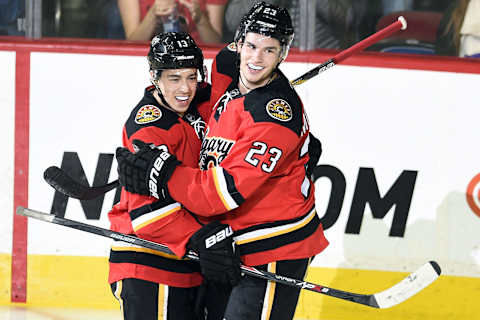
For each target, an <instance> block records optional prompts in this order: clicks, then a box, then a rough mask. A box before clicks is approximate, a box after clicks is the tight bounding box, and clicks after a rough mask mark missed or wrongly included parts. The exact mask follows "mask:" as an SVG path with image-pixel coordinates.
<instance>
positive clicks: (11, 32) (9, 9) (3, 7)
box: [0, 0, 25, 36]
mask: <svg viewBox="0 0 480 320" xmlns="http://www.w3.org/2000/svg"><path fill="white" fill-rule="evenodd" d="M21 18H25V0H22V1H19V0H0V35H7V36H24V35H25V30H23V28H22V26H21V24H19V19H21Z"/></svg>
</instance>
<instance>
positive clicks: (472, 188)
mask: <svg viewBox="0 0 480 320" xmlns="http://www.w3.org/2000/svg"><path fill="white" fill-rule="evenodd" d="M466 196H467V202H468V205H469V206H470V209H472V211H473V212H474V213H475V214H476V215H477V216H479V217H480V173H479V174H477V175H476V176H475V177H473V179H472V181H470V183H469V184H468V187H467V194H466Z"/></svg>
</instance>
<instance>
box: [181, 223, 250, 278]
mask: <svg viewBox="0 0 480 320" xmlns="http://www.w3.org/2000/svg"><path fill="white" fill-rule="evenodd" d="M187 248H188V249H192V250H193V251H195V252H196V253H197V254H198V257H199V258H200V261H199V262H200V268H201V270H202V274H203V276H204V277H205V279H206V280H207V281H214V282H219V283H224V284H230V285H232V286H235V285H237V284H238V282H239V281H240V278H241V270H240V255H239V253H238V252H237V250H236V247H235V241H234V240H233V231H232V228H231V227H230V226H229V225H227V224H222V223H220V222H218V221H214V222H211V223H209V224H207V225H204V226H203V227H202V228H201V229H200V230H198V231H197V232H196V233H194V234H193V236H192V237H191V238H190V240H189V241H188V244H187Z"/></svg>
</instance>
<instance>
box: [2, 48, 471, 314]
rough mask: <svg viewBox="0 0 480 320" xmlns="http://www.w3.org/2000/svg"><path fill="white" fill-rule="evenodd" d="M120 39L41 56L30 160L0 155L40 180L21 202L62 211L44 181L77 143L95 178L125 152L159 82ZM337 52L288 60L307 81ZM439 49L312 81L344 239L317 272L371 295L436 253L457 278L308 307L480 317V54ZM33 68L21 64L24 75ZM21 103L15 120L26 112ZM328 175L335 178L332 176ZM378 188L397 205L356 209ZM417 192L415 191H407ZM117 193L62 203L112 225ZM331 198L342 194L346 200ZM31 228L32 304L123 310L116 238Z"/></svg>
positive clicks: (324, 181) (321, 299)
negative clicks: (125, 139) (394, 296)
mask: <svg viewBox="0 0 480 320" xmlns="http://www.w3.org/2000/svg"><path fill="white" fill-rule="evenodd" d="M114 47H115V46H113V45H110V46H109V47H108V48H103V47H102V48H97V47H94V48H91V47H88V48H84V47H82V46H81V45H80V46H78V47H75V48H70V47H68V48H67V47H62V48H61V49H55V48H54V49H51V48H43V47H41V46H40V47H35V48H34V49H33V50H32V52H31V53H30V58H29V59H30V60H29V62H30V65H29V66H28V70H26V72H27V73H28V76H29V84H30V85H29V90H28V93H27V94H28V101H29V105H28V114H17V115H16V117H17V118H16V119H17V121H19V120H21V121H19V122H20V123H28V143H29V144H28V145H29V148H28V150H27V154H28V162H27V164H23V166H24V167H21V166H20V167H19V166H16V169H15V171H14V170H13V157H12V155H11V154H10V157H6V158H3V159H0V161H1V162H2V163H1V164H2V168H10V169H7V171H6V174H7V179H6V181H12V180H13V176H15V178H18V172H20V171H21V170H27V172H28V181H27V182H26V183H24V184H20V185H19V184H17V185H16V187H15V191H16V193H15V194H16V195H23V196H25V197H26V195H28V201H26V202H25V203H20V204H21V205H25V206H29V207H31V208H34V209H37V210H41V211H45V212H49V211H50V209H51V208H52V205H53V202H54V192H53V191H52V189H51V188H50V187H48V186H47V185H46V183H45V182H44V181H43V178H42V174H43V170H44V169H45V168H47V167H48V166H50V165H57V166H60V165H61V164H62V159H64V158H65V156H66V154H69V155H70V156H72V155H73V156H75V157H77V158H75V159H77V160H78V162H75V161H77V160H75V161H74V162H73V164H78V163H80V164H81V166H82V167H83V170H84V172H85V174H86V177H87V179H88V181H89V182H90V183H91V182H92V180H93V177H94V175H95V174H96V173H98V172H96V170H97V165H98V163H99V161H100V160H99V159H100V158H101V159H103V160H104V161H105V162H107V163H108V161H111V160H112V159H111V158H112V155H113V151H114V149H115V146H117V145H119V144H120V141H121V127H122V124H123V121H124V119H125V118H126V116H127V115H128V114H129V112H130V109H131V108H132V107H133V106H134V105H135V104H136V103H137V101H138V100H139V98H140V97H141V95H142V92H143V88H144V87H145V86H146V85H148V78H147V74H146V68H147V64H146V61H145V58H144V57H143V55H144V53H145V49H144V48H140V47H139V48H134V49H132V52H130V51H129V53H128V54H127V53H125V52H123V51H115V50H116V49H115V48H114ZM1 48H2V46H1V45H0V49H1ZM112 48H113V49H112ZM122 50H127V49H122ZM128 50H130V49H128ZM57 51H58V52H57ZM110 51H112V52H110ZM210 52H211V51H208V53H207V57H208V58H211V57H212V54H210ZM324 56H325V54H323V56H322V55H320V56H317V57H316V56H313V58H312V56H305V55H302V54H300V53H297V54H295V52H294V54H293V55H291V56H290V58H289V60H290V62H287V63H285V64H284V65H283V66H282V69H283V70H284V72H285V73H286V74H287V76H289V77H290V78H294V77H296V76H298V75H300V74H302V73H303V72H305V71H307V70H309V69H310V68H311V67H313V66H314V65H315V64H316V63H318V62H320V61H322V59H324ZM315 57H316V58H315ZM14 58H15V55H14V54H12V53H10V51H5V52H4V51H0V66H2V65H5V66H8V68H7V70H10V72H7V73H6V74H7V76H5V75H3V77H4V79H6V80H2V79H1V78H0V81H5V82H8V83H9V82H12V81H13V80H14V79H12V77H13V75H14V74H15V72H14V70H15V68H14V66H13V67H12V66H11V64H12V63H14ZM431 60H432V61H426V60H425V59H424V58H421V57H418V58H412V57H399V58H395V59H391V58H387V57H383V56H379V55H372V54H364V55H360V56H359V57H356V58H352V60H351V63H350V62H348V60H347V62H348V63H349V65H341V66H336V67H335V68H332V69H331V70H328V71H327V72H325V73H324V74H322V75H319V76H318V77H316V78H314V79H312V80H310V81H308V82H307V83H305V84H303V85H302V86H301V87H298V91H299V94H300V96H301V97H302V99H303V101H304V103H305V106H306V109H307V112H308V114H309V119H310V124H311V130H312V132H313V133H314V134H315V135H316V136H318V137H319V138H320V139H321V140H322V143H323V149H324V153H323V155H322V158H321V160H320V163H319V166H320V169H321V172H322V174H324V175H325V176H321V177H320V178H319V179H318V180H317V181H316V188H317V190H316V195H317V209H318V212H319V215H320V216H323V217H322V219H326V220H325V221H328V222H329V226H328V228H327V230H326V236H327V238H328V239H329V241H330V242H331V245H330V246H329V247H328V248H327V249H326V250H325V251H324V252H323V253H322V254H321V255H319V256H318V257H317V258H316V259H315V260H314V261H313V264H312V269H311V271H310V274H309V278H308V280H310V281H312V282H315V283H318V284H322V285H326V286H331V287H334V288H338V289H343V290H348V291H354V292H359V293H364V292H366V293H371V292H375V291H380V290H383V289H385V288H387V287H389V286H391V285H393V284H394V283H395V282H397V281H399V280H401V279H402V278H403V277H404V276H405V275H406V274H407V273H408V272H411V271H413V270H415V269H416V268H418V267H419V266H421V265H423V264H424V263H425V262H427V261H428V260H436V261H438V262H439V264H440V266H441V267H442V269H443V272H444V275H442V276H441V277H440V279H439V280H438V281H437V282H436V283H435V284H434V285H432V286H431V287H430V288H427V289H426V290H425V291H424V292H422V293H420V294H419V295H418V296H416V297H415V298H413V299H411V300H410V301H408V302H406V303H404V304H402V305H400V306H398V307H395V308H392V309H389V310H373V309H369V308H367V307H363V306H356V305H354V304H351V303H348V302H342V301H338V300H336V299H333V298H330V297H325V296H322V295H319V294H314V293H304V294H303V295H302V300H301V303H300V305H299V310H298V314H297V319H307V318H308V319H350V318H355V319H372V318H374V319H406V318H408V319H425V318H445V319H447V318H448V319H466V318H470V319H473V318H474V317H475V315H478V314H480V313H479V311H480V310H479V309H478V307H476V305H477V304H475V303H474V301H473V299H474V297H478V295H479V294H480V272H479V265H480V240H479V238H478V230H479V229H480V214H478V208H479V207H480V205H479V204H480V200H479V189H480V187H479V185H480V184H479V183H478V176H477V175H478V174H479V173H480V166H479V165H478V158H479V156H480V151H479V150H478V148H476V147H475V146H476V144H478V143H477V142H478V138H479V137H480V135H479V132H478V124H477V123H478V119H479V118H480V109H479V108H478V98H477V97H476V94H477V93H476V92H477V91H476V90H478V89H477V88H478V83H480V64H478V63H474V62H466V61H465V60H460V59H439V58H438V59H431ZM301 61H309V62H308V63H305V62H301ZM382 61H383V62H382ZM209 64H211V60H210V59H207V65H208V66H209ZM415 66H416V67H415ZM17 68H18V67H17ZM12 70H13V71H12ZM17 70H18V69H17ZM22 74H24V72H21V73H19V72H18V71H17V76H16V79H15V81H16V83H18V81H19V79H18V77H21V76H22ZM8 75H10V76H8ZM6 87H7V88H10V89H9V90H10V91H5V92H6V93H8V94H7V95H5V97H7V101H10V102H9V104H8V103H7V104H6V105H7V106H8V105H10V108H13V107H14V105H13V103H14V102H13V101H14V99H13V96H14V94H13V93H12V91H13V90H14V89H13V88H14V86H13V85H12V84H10V83H9V84H8V85H7V86H6ZM3 90H4V88H2V93H3ZM17 95H18V93H17ZM8 97H10V98H8ZM8 99H10V100H8ZM17 108H18V106H17ZM2 111H3V110H2ZM8 115H9V116H10V117H13V116H12V112H10V113H8ZM2 130H4V132H3V131H2V133H3V135H4V136H7V137H10V140H9V139H7V141H6V145H7V146H8V145H9V146H10V148H13V146H14V144H13V142H12V140H13V134H14V132H13V131H14V127H13V126H11V125H10V127H9V126H6V127H3V128H2ZM17 131H18V128H17ZM23 151H25V150H23ZM16 152H17V155H18V152H19V150H16ZM102 157H103V158H102ZM109 157H110V158H109ZM105 159H106V160H105ZM109 159H110V160H109ZM70 164H72V163H70ZM100 169H102V168H100ZM8 170H10V171H8ZM108 170H109V171H108ZM108 170H107V171H106V173H107V177H108V180H109V181H111V180H114V179H116V167H115V161H111V168H108ZM329 173H330V174H332V173H333V174H334V175H331V176H329V177H327V175H328V174H329ZM8 175H10V176H8ZM332 179H333V180H332ZM342 181H343V186H344V190H343V192H340V193H339V189H340V190H341V189H342V188H333V187H332V186H333V185H335V186H336V187H338V186H342ZM373 182H375V183H376V184H372V183H373ZM397 182H401V183H399V184H398V185H397V184H396V183H397ZM409 183H410V184H409ZM12 184H13V183H6V184H4V185H2V188H5V192H4V193H3V194H2V196H1V197H2V198H1V199H0V201H1V202H4V203H5V207H4V208H6V209H7V210H8V211H7V212H12V211H13V206H12V204H13V200H12V198H13V195H12V190H13V186H12ZM366 186H369V187H370V188H365V187H366ZM372 186H373V187H374V188H373V189H375V188H378V190H377V191H378V193H379V197H380V199H377V200H379V202H380V204H383V205H386V202H387V200H385V198H383V197H384V196H385V195H386V194H387V193H388V194H390V195H391V196H392V198H393V204H392V205H391V206H390V207H388V206H387V210H386V211H385V212H383V213H382V212H379V210H380V208H381V207H382V205H378V204H372V203H366V204H365V207H364V208H363V209H362V208H361V207H360V209H359V208H358V203H359V201H360V204H361V199H362V197H366V195H365V194H362V190H364V189H368V190H371V189H372ZM394 186H400V187H399V188H396V187H394ZM402 188H403V189H402ZM334 189H335V190H334ZM390 191H392V192H391V193H389V192H390ZM409 191H411V192H412V194H411V198H409V199H404V198H405V197H403V198H402V195H405V194H408V192H409ZM332 194H335V197H334V198H335V199H333V200H332V199H331V198H330V196H331V195H332ZM469 194H470V197H468V195H469ZM367 196H370V197H372V195H371V194H370V195H367ZM340 198H341V201H339V199H340ZM406 198H408V197H406ZM359 199H360V200H359ZM370 200H372V199H370ZM373 200H375V199H373ZM373 200H372V201H373ZM113 201H114V193H113V192H111V193H109V194H107V195H106V196H105V198H104V199H103V201H102V202H101V204H100V207H98V206H97V207H96V209H97V211H95V210H93V211H91V212H85V211H84V210H83V208H82V206H81V204H80V202H79V201H77V200H70V201H68V203H67V204H65V203H64V204H65V205H66V210H65V217H66V218H69V219H73V220H78V221H82V222H85V223H90V224H93V225H98V226H101V227H108V219H107V212H108V210H109V208H110V207H111V205H112V203H113ZM329 201H330V202H332V201H337V202H336V203H335V206H334V207H335V208H337V209H338V211H337V212H335V210H333V209H332V208H330V207H329V206H328V204H329ZM395 201H396V202H395ZM17 203H18V202H17ZM20 204H19V205H20ZM327 207H328V208H327ZM402 208H403V211H402V210H401V209H402ZM359 210H360V211H361V214H362V215H363V216H361V217H359V216H358V215H359ZM362 210H363V211H362ZM97 214H98V215H97ZM336 214H338V216H335V215H336ZM87 215H88V217H89V219H87V218H86V217H87ZM96 215H97V216H96ZM382 215H383V217H379V216H382ZM402 215H403V216H402ZM405 215H407V216H405ZM12 216H13V213H12V214H7V215H6V221H7V222H8V223H5V224H1V225H0V231H1V233H0V237H6V238H5V239H3V238H2V239H3V240H5V241H2V242H1V243H2V244H1V245H0V263H1V264H0V279H1V280H0V281H3V282H0V284H1V287H0V303H2V304H8V303H10V301H11V298H10V295H11V294H12V292H11V289H10V282H11V281H12V277H13V278H14V279H18V274H19V273H18V272H17V273H16V275H11V271H10V270H11V264H12V257H14V258H15V259H13V260H14V261H18V260H17V259H18V257H19V256H21V251H19V252H16V251H15V250H13V255H12V256H10V255H9V253H10V252H12V248H11V243H12V239H13V235H12ZM92 217H93V218H92ZM402 217H403V218H404V219H405V221H404V222H402ZM19 230H20V231H19V232H17V233H16V236H17V237H18V238H20V240H22V239H21V237H22V236H24V237H26V239H24V240H26V242H27V243H28V257H25V259H26V260H27V261H28V264H27V269H26V278H25V280H26V281H25V283H26V288H25V292H26V304H27V305H37V306H42V305H46V306H72V307H89V308H116V307H117V305H116V302H115V300H114V299H113V297H112V296H111V294H110V292H109V287H108V285H107V283H106V278H107V264H106V257H107V256H108V250H109V245H110V241H109V240H108V239H104V238H101V237H98V236H94V235H89V234H86V233H83V232H80V231H72V230H70V229H67V228H64V227H60V226H56V225H52V224H47V223H44V222H40V221H35V220H29V221H28V236H27V233H26V230H27V229H26V227H24V231H25V233H22V232H21V231H22V229H21V228H20V229H19ZM392 233H393V235H392ZM19 253H20V254H19ZM20 271H21V270H20ZM20 274H21V272H20ZM15 290H19V289H18V288H16V289H15ZM20 291H21V290H20ZM85 297H89V299H85Z"/></svg>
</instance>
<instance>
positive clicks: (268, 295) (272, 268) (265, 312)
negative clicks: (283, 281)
mask: <svg viewBox="0 0 480 320" xmlns="http://www.w3.org/2000/svg"><path fill="white" fill-rule="evenodd" d="M276 267H277V262H276V261H274V262H271V263H269V264H268V267H267V269H268V272H272V273H277V271H276ZM275 289H276V282H274V281H267V287H266V289H265V296H264V298H263V307H262V316H261V320H268V319H270V314H271V313H272V307H273V298H274V297H275Z"/></svg>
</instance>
